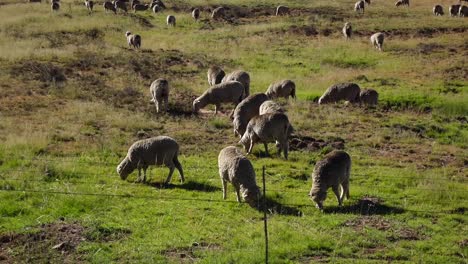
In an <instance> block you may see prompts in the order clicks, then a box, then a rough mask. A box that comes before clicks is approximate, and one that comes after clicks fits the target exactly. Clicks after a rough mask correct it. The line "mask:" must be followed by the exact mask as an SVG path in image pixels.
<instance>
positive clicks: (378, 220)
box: [344, 216, 392, 231]
mask: <svg viewBox="0 0 468 264" xmlns="http://www.w3.org/2000/svg"><path fill="white" fill-rule="evenodd" d="M344 225H345V226H348V227H352V228H354V229H355V230H363V229H364V227H372V228H375V229H377V230H383V231H386V230H389V229H390V228H391V227H392V225H391V223H390V221H388V220H386V219H384V218H383V217H381V216H361V217H358V218H355V219H351V220H348V221H346V222H345V223H344Z"/></svg>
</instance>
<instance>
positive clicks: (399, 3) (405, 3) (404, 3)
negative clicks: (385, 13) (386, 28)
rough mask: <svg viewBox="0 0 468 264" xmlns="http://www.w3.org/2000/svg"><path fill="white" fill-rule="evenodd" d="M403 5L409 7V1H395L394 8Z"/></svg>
mask: <svg viewBox="0 0 468 264" xmlns="http://www.w3.org/2000/svg"><path fill="white" fill-rule="evenodd" d="M403 5H405V6H408V7H409V0H398V1H396V3H395V6H396V7H399V6H403Z"/></svg>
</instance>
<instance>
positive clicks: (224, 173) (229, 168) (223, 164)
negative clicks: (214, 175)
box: [218, 146, 260, 207]
mask: <svg viewBox="0 0 468 264" xmlns="http://www.w3.org/2000/svg"><path fill="white" fill-rule="evenodd" d="M218 168H219V176H220V178H221V182H222V184H223V199H226V193H227V183H228V182H231V183H232V185H233V186H234V189H235V190H236V194H237V201H238V202H239V203H240V202H241V200H242V198H243V199H244V200H245V201H246V202H247V203H248V204H249V205H250V206H252V207H258V201H259V198H260V188H259V187H258V186H257V182H256V179H255V170H254V168H253V166H252V163H251V162H250V161H249V160H248V159H247V158H246V157H245V156H244V155H243V154H242V152H241V151H240V150H239V149H238V148H236V147H234V146H229V147H226V148H224V149H222V150H221V151H220V152H219V156H218ZM241 196H242V198H241Z"/></svg>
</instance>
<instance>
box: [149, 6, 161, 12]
mask: <svg viewBox="0 0 468 264" xmlns="http://www.w3.org/2000/svg"><path fill="white" fill-rule="evenodd" d="M162 9H163V8H162V7H160V6H159V5H154V6H153V7H152V8H151V10H153V13H158V12H159V11H161V10H162Z"/></svg>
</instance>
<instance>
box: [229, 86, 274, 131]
mask: <svg viewBox="0 0 468 264" xmlns="http://www.w3.org/2000/svg"><path fill="white" fill-rule="evenodd" d="M267 100H268V96H267V95H266V94H264V93H258V94H254V95H250V96H248V97H247V98H245V99H244V100H242V102H240V103H239V104H238V105H237V107H236V109H235V110H234V114H233V117H234V120H233V125H234V135H236V136H239V137H242V135H244V132H245V129H246V128H247V124H248V123H249V121H250V119H252V118H253V117H255V116H258V114H259V109H260V105H262V103H263V102H265V101H267Z"/></svg>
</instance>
